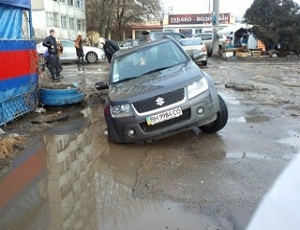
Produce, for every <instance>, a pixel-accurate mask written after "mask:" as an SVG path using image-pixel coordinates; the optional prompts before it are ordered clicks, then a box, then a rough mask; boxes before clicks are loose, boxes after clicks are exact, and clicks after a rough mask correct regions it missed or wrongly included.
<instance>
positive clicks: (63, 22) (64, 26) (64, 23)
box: [61, 16, 68, 29]
mask: <svg viewBox="0 0 300 230" xmlns="http://www.w3.org/2000/svg"><path fill="white" fill-rule="evenodd" d="M61 28H62V29H67V28H68V17H67V16H61Z"/></svg>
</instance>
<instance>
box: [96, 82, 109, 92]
mask: <svg viewBox="0 0 300 230" xmlns="http://www.w3.org/2000/svg"><path fill="white" fill-rule="evenodd" d="M95 88H96V89H98V90H104V89H108V84H107V83H106V81H99V82H97V83H96V84H95Z"/></svg>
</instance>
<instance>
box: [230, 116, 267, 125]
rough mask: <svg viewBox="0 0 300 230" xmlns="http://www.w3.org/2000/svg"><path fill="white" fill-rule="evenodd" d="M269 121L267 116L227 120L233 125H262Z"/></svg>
mask: <svg viewBox="0 0 300 230" xmlns="http://www.w3.org/2000/svg"><path fill="white" fill-rule="evenodd" d="M268 121H270V118H269V117H267V116H249V117H241V116H236V117H231V118H229V122H235V123H264V122H268Z"/></svg>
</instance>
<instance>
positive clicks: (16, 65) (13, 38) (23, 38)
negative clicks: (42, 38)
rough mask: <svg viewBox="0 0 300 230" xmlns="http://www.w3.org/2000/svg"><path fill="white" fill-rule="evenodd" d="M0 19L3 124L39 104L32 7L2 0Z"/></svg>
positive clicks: (0, 84)
mask: <svg viewBox="0 0 300 230" xmlns="http://www.w3.org/2000/svg"><path fill="white" fill-rule="evenodd" d="M4 2H5V1H4ZM21 2H22V1H21ZM0 21H1V25H0V60H1V63H0V126H1V125H3V124H5V123H7V122H9V121H12V120H13V119H15V118H16V117H18V116H20V115H23V114H25V113H27V112H29V111H32V110H34V109H35V108H36V106H37V104H38V95H37V87H38V76H37V53H36V48H35V42H34V40H33V39H32V36H31V34H32V33H31V23H30V10H29V9H24V8H20V7H19V6H11V5H10V6H8V5H6V4H5V3H1V0H0Z"/></svg>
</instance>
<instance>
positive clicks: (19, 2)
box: [0, 0, 31, 9]
mask: <svg viewBox="0 0 300 230" xmlns="http://www.w3.org/2000/svg"><path fill="white" fill-rule="evenodd" d="M0 4H4V5H10V6H16V7H21V8H25V9H30V8H31V3H30V0H14V1H12V0H0Z"/></svg>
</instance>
